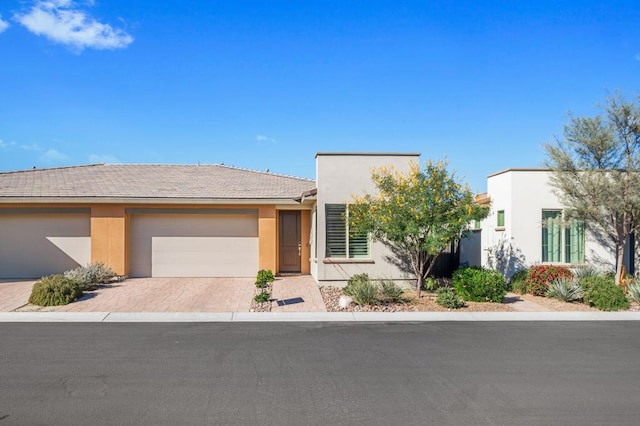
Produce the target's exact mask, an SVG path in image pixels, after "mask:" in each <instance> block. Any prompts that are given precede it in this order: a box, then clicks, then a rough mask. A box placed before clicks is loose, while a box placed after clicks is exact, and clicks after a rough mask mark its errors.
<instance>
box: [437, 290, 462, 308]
mask: <svg viewBox="0 0 640 426" xmlns="http://www.w3.org/2000/svg"><path fill="white" fill-rule="evenodd" d="M436 303H437V304H438V305H440V306H442V307H445V308H447V309H459V308H462V307H463V306H464V300H462V298H460V297H459V296H458V295H457V294H455V293H454V291H453V289H452V288H450V287H440V288H439V289H437V290H436Z"/></svg>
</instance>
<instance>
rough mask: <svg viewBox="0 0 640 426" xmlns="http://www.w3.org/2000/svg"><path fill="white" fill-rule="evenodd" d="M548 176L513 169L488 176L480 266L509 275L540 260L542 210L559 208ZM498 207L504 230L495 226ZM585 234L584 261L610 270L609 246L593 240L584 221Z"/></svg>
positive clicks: (559, 205)
mask: <svg viewBox="0 0 640 426" xmlns="http://www.w3.org/2000/svg"><path fill="white" fill-rule="evenodd" d="M549 178H550V172H549V171H546V170H517V169H514V170H508V171H505V172H502V173H498V174H495V175H492V176H490V177H489V178H488V181H487V194H488V196H489V197H490V198H491V214H490V216H489V217H488V218H487V219H486V220H484V221H483V223H482V265H484V266H487V267H493V268H496V269H499V270H500V271H501V272H503V273H505V274H506V275H507V276H510V275H512V274H513V272H515V271H517V270H518V269H519V268H522V267H523V266H531V265H533V264H538V263H542V211H543V210H553V209H557V210H561V209H563V205H562V204H561V202H560V201H559V200H558V197H557V196H556V195H555V194H554V192H553V188H552V187H551V186H550V185H549ZM498 210H504V211H505V227H504V230H498V229H496V221H497V217H496V214H497V213H496V212H497V211H498ZM585 237H586V238H585V239H586V243H585V262H586V263H590V264H594V265H596V266H598V267H600V268H601V269H612V268H613V267H614V265H615V254H614V250H613V248H612V247H611V245H610V244H609V245H606V244H607V243H605V244H603V243H602V242H599V241H596V239H595V237H594V234H593V232H591V230H589V226H588V223H587V230H586V235H585Z"/></svg>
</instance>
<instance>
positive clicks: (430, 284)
mask: <svg viewBox="0 0 640 426" xmlns="http://www.w3.org/2000/svg"><path fill="white" fill-rule="evenodd" d="M422 286H423V287H424V289H425V290H428V291H433V290H435V289H436V288H438V280H436V279H435V278H434V277H427V278H425V279H424V284H423V285H422Z"/></svg>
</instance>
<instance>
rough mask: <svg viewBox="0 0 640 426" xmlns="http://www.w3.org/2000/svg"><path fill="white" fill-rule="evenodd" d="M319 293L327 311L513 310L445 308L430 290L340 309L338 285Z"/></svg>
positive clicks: (500, 308)
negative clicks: (395, 300)
mask: <svg viewBox="0 0 640 426" xmlns="http://www.w3.org/2000/svg"><path fill="white" fill-rule="evenodd" d="M320 293H321V294H322V298H323V299H324V303H325V305H326V306H327V312H447V311H456V312H513V311H514V310H513V309H512V308H511V307H510V306H509V305H507V304H504V303H492V302H486V303H479V302H466V306H465V307H464V308H460V309H447V308H444V307H442V306H440V305H438V304H437V303H436V301H435V295H434V294H433V293H430V292H422V294H421V296H420V299H417V298H416V296H415V294H414V293H413V292H409V293H407V292H405V293H404V295H403V297H404V299H405V300H404V303H382V304H379V305H372V306H370V305H356V304H351V306H350V307H349V308H347V309H341V308H340V305H339V304H338V302H339V300H340V296H342V295H343V294H344V293H343V292H342V288H340V287H331V286H324V287H320Z"/></svg>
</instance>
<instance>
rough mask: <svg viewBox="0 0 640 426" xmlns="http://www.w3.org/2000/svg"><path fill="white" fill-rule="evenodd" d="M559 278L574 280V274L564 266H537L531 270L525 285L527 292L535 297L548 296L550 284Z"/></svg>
mask: <svg viewBox="0 0 640 426" xmlns="http://www.w3.org/2000/svg"><path fill="white" fill-rule="evenodd" d="M558 278H569V279H570V278H573V274H572V273H571V271H570V270H569V269H568V268H565V267H564V266H555V265H535V266H532V267H531V268H529V273H528V274H527V278H526V279H525V282H524V285H525V286H526V288H527V292H528V293H530V294H533V295H535V296H544V295H546V294H547V289H548V288H549V283H550V282H551V281H553V280H556V279H558Z"/></svg>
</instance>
